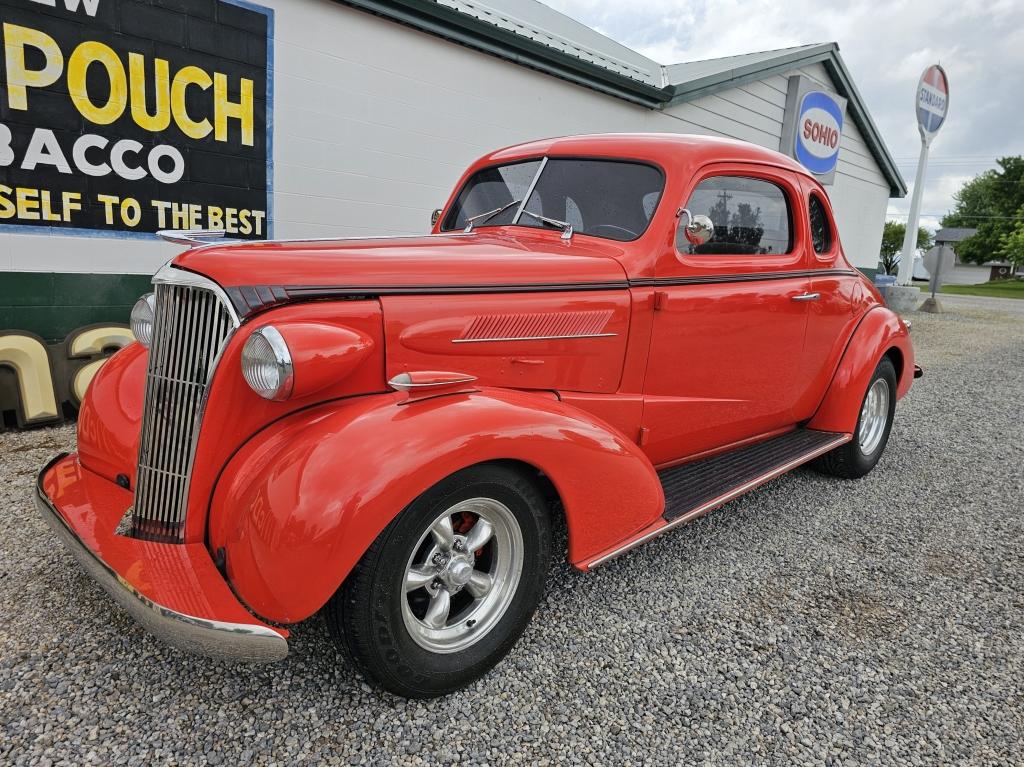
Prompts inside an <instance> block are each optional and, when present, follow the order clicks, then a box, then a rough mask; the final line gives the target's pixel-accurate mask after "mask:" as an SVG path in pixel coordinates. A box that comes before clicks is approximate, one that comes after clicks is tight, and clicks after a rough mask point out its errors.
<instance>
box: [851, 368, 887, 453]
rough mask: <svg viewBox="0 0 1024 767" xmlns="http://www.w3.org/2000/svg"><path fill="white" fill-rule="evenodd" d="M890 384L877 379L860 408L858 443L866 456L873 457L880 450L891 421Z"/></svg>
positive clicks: (882, 379)
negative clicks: (879, 447)
mask: <svg viewBox="0 0 1024 767" xmlns="http://www.w3.org/2000/svg"><path fill="white" fill-rule="evenodd" d="M889 396H890V394H889V382H888V381H886V380H885V379H884V378H877V379H875V382H874V383H872V384H871V388H870V389H868V393H867V396H865V397H864V404H863V405H861V408H860V425H859V426H858V427H857V442H858V443H859V444H860V449H861V452H862V453H864V455H871V454H872V453H874V452H875V450H877V449H878V446H879V445H880V444H881V442H882V438H883V436H884V435H885V427H886V424H887V423H888V421H889Z"/></svg>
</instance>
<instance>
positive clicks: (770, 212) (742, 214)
mask: <svg viewBox="0 0 1024 767" xmlns="http://www.w3.org/2000/svg"><path fill="white" fill-rule="evenodd" d="M685 207H686V208H687V209H689V211H690V213H691V214H693V215H694V216H707V217H708V218H710V219H711V223H712V224H714V227H715V230H714V233H713V234H712V236H711V239H710V240H708V241H707V242H706V243H704V244H702V245H695V244H693V243H691V242H689V241H688V240H687V239H686V233H685V230H684V227H685V225H686V223H687V222H686V220H685V216H684V217H683V218H682V219H681V220H680V222H679V229H678V230H677V232H676V248H678V249H679V251H680V252H682V253H688V254H694V255H742V256H753V255H777V254H780V253H789V252H790V251H791V250H792V249H793V234H792V226H791V225H790V222H791V221H792V216H791V214H790V208H789V200H788V199H787V197H786V193H785V192H784V191H783V190H782V188H781V187H779V186H778V185H777V184H773V183H771V182H770V181H764V180H763V179H759V178H745V177H742V176H713V177H711V178H707V179H704V180H703V181H701V182H700V183H699V184H698V185H697V188H696V189H694V190H693V194H691V195H690V199H689V200H687V202H686V206H685Z"/></svg>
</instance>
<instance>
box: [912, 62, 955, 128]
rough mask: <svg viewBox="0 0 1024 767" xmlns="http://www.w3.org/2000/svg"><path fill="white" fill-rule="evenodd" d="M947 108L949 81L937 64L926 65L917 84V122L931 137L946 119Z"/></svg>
mask: <svg viewBox="0 0 1024 767" xmlns="http://www.w3.org/2000/svg"><path fill="white" fill-rule="evenodd" d="M948 109H949V82H948V81H947V80H946V71H945V70H944V69H943V68H942V67H940V66H939V65H938V64H933V65H932V66H930V67H928V68H927V69H926V70H925V71H924V74H922V75H921V81H920V82H919V83H918V84H917V124H918V125H919V126H920V127H921V132H922V133H924V134H926V136H927V137H928V138H931V137H932V136H934V135H935V134H936V133H938V132H939V128H941V127H942V124H943V123H944V122H945V121H946V111H947V110H948Z"/></svg>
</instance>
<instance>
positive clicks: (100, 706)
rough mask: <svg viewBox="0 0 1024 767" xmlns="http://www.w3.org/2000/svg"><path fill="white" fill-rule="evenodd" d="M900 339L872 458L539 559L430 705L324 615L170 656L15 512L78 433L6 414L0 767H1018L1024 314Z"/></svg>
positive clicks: (1, 463) (983, 318) (921, 319)
mask: <svg viewBox="0 0 1024 767" xmlns="http://www.w3.org/2000/svg"><path fill="white" fill-rule="evenodd" d="M943 300H945V297H943ZM953 303H954V302H950V304H951V305H952V304H953ZM1021 305H1022V306H1024V302H1021ZM993 307H995V308H993ZM913 332H914V338H915V341H916V344H917V347H918V350H919V361H920V363H921V364H922V365H923V366H924V367H925V369H926V373H927V375H926V377H925V378H924V379H923V380H921V381H918V382H917V383H916V384H915V386H914V389H913V391H912V392H911V394H910V396H909V397H908V398H907V399H905V400H904V401H903V402H902V403H901V404H900V405H899V408H898V410H897V421H896V426H895V429H894V430H893V434H892V439H891V441H890V443H889V449H888V451H887V453H886V455H885V457H884V458H883V460H882V462H881V463H880V464H879V466H878V468H877V469H876V470H875V471H874V473H872V474H871V475H869V476H868V477H866V478H865V479H863V480H860V481H856V482H841V481H838V480H833V479H829V478H826V477H822V476H818V475H816V474H814V473H812V472H810V471H808V470H800V471H797V472H796V473H794V474H792V475H790V476H788V477H785V478H782V479H780V480H778V481H776V482H773V483H771V484H770V485H768V486H766V487H764V488H762V489H761V490H759V491H757V492H755V493H753V494H752V495H749V496H747V497H746V498H744V499H741V500H739V501H737V502H734V503H732V504H729V506H727V507H726V508H723V509H721V510H719V511H716V512H714V513H713V514H711V515H710V516H708V517H706V518H704V519H702V520H700V521H697V522H695V523H693V524H691V525H689V526H687V527H685V528H683V529H681V530H678V531H676V532H674V533H673V534H671V535H668V536H665V537H663V538H661V539H658V540H657V541H655V542H652V543H650V544H648V545H647V546H646V547H645V548H642V549H640V550H638V551H636V552H634V553H632V554H631V555H628V556H626V557H624V558H622V559H620V560H617V561H616V562H613V563H612V564H610V565H608V566H607V567H605V568H603V569H600V570H598V571H596V572H594V573H592V574H590V575H581V574H579V573H576V572H575V571H573V570H571V569H570V568H569V567H568V566H566V565H565V564H564V563H560V564H558V565H556V566H555V567H554V568H553V569H552V572H551V577H550V586H549V590H548V595H547V596H546V598H545V599H544V602H543V604H542V605H541V609H540V611H539V613H538V615H537V617H536V619H535V620H534V621H533V623H532V624H531V626H530V627H529V628H528V630H527V632H526V634H525V636H524V637H523V640H522V641H521V642H520V643H519V645H518V646H517V647H516V649H515V650H513V652H512V654H511V655H510V656H509V658H508V659H507V660H506V661H505V662H504V663H502V664H501V665H500V666H499V667H498V668H497V669H495V670H494V671H493V672H492V673H491V674H489V675H488V676H487V677H485V678H484V679H483V680H482V681H480V682H478V683H477V684H475V685H474V686H472V687H471V688H470V689H468V690H466V691H464V692H461V693H457V694H455V695H452V696H450V697H448V698H445V699H441V700H437V701H432V702H425V703H424V702H409V701H405V700H401V699H398V698H394V697H391V696H389V695H387V694H382V693H379V692H377V691H375V690H373V689H371V688H370V687H368V686H367V685H366V684H364V683H363V682H362V681H361V680H360V679H359V678H358V677H356V676H355V675H354V673H353V672H352V671H350V670H349V668H348V667H347V666H346V665H345V663H344V661H343V660H342V657H341V656H340V654H339V653H338V652H337V651H336V650H335V649H334V647H333V646H332V644H331V643H330V641H329V639H328V637H327V634H326V631H325V629H324V627H323V624H322V623H321V622H320V621H319V620H311V621H308V622H306V623H304V624H302V625H300V626H299V627H298V628H297V630H296V631H295V633H294V639H293V641H292V649H293V652H292V654H291V655H290V656H289V658H288V659H287V660H286V661H284V662H283V663H280V664H277V665H274V666H263V667H244V666H243V667H232V666H230V665H227V664H224V663H220V662H216V661H210V660H206V659H202V658H195V657H180V656H177V655H175V654H174V653H173V652H171V651H169V650H167V649H166V648H165V647H164V646H163V645H161V644H160V643H158V642H157V641H156V640H153V639H151V638H150V637H149V636H148V635H146V634H145V633H144V632H143V631H142V630H141V629H139V628H138V627H137V626H136V625H134V624H133V623H132V622H131V621H130V620H129V619H128V618H126V617H125V616H124V615H123V614H121V613H120V612H119V611H118V610H117V609H116V608H115V607H114V605H113V604H112V603H111V601H110V600H109V599H107V598H106V596H105V594H104V593H103V592H102V591H101V590H100V589H99V588H98V587H97V586H95V585H94V584H93V583H92V582H91V581H90V580H89V579H88V577H87V576H85V575H84V574H83V573H82V571H81V570H80V569H79V568H78V567H77V565H76V564H75V562H74V561H73V560H72V559H71V557H70V556H69V555H68V554H67V553H66V552H65V551H64V550H63V549H62V548H61V547H60V546H59V544H57V543H56V542H55V541H54V540H53V538H52V536H51V535H50V533H49V531H48V529H47V528H45V527H44V525H43V523H42V522H41V521H40V520H39V519H38V518H37V517H36V514H35V511H34V509H33V508H32V503H31V501H30V489H31V486H32V482H33V478H34V475H35V472H36V470H37V467H38V466H39V465H40V464H42V462H43V461H44V460H45V459H47V458H48V457H49V456H50V455H52V454H53V453H54V452H56V451H58V450H61V449H67V448H68V447H69V446H71V445H72V443H73V440H74V435H73V432H72V429H71V428H69V427H66V428H57V429H44V430H37V431H32V432H27V433H8V434H4V435H0V478H2V479H3V486H2V487H0V508H3V510H4V513H5V514H6V515H7V519H8V524H7V525H6V526H5V531H4V534H3V536H2V538H0V614H2V616H3V619H4V631H3V633H2V635H0V762H2V763H5V764H48V763H60V762H63V763H68V764H82V763H103V764H123V763H130V764H154V763H194V764H202V763H204V762H205V763H208V764H238V763H248V762H258V763H279V764H300V763H309V764H318V763H326V764H361V763H373V764H391V763H395V764H442V763H450V762H456V761H461V762H468V761H472V762H478V763H493V764H498V763H539V764H547V763H554V762H580V763H604V764H612V763H614V764H627V765H628V764H642V763H652V764H659V763H660V764H673V765H674V764H680V763H707V764H748V763H754V762H756V763H775V764H787V765H789V764H843V765H847V764H857V765H860V764H866V763H887V764H901V765H905V764H941V763H978V764H1021V763H1022V761H1024V745H1022V743H1024V683H1022V682H1021V680H1022V678H1024V639H1022V636H1024V596H1022V595H1024V536H1022V527H1024V524H1022V505H1024V504H1022V499H1024V489H1022V476H1021V467H1022V466H1024V454H1022V445H1024V428H1022V415H1021V410H1020V406H1021V402H1022V394H1024V324H1022V323H1021V320H1020V316H1019V314H1008V313H1006V312H1005V310H1004V308H1003V307H1002V306H1001V305H1000V304H997V303H995V304H994V303H987V304H986V303H985V301H984V300H983V299H981V300H979V299H975V300H973V301H972V302H963V303H961V302H957V306H956V308H955V311H953V312H950V313H948V314H943V315H920V314H919V315H916V316H915V317H914V331H913Z"/></svg>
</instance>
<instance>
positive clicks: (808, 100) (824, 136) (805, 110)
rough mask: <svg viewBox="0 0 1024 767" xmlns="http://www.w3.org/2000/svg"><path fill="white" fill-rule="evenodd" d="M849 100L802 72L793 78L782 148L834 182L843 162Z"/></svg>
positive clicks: (816, 173) (798, 160)
mask: <svg viewBox="0 0 1024 767" xmlns="http://www.w3.org/2000/svg"><path fill="white" fill-rule="evenodd" d="M845 112H846V99H844V98H843V97H842V96H838V95H836V94H834V93H831V92H829V91H826V90H824V89H823V88H822V86H821V84H820V83H817V82H815V81H813V80H811V79H810V78H809V77H804V76H802V75H798V76H794V77H791V78H790V81H789V93H788V95H787V99H786V117H785V120H784V123H783V131H782V144H781V146H780V150H781V151H782V152H783V153H785V154H787V155H789V156H790V157H792V158H794V159H795V160H797V162H799V163H800V164H801V165H803V166H804V167H805V168H807V170H809V171H810V172H811V173H813V174H814V175H815V176H816V177H817V178H818V180H819V181H821V183H823V184H828V183H831V182H832V179H833V178H834V176H835V170H836V164H837V163H838V161H839V147H840V142H841V140H842V137H843V119H844V116H845Z"/></svg>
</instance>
